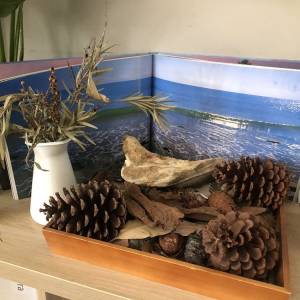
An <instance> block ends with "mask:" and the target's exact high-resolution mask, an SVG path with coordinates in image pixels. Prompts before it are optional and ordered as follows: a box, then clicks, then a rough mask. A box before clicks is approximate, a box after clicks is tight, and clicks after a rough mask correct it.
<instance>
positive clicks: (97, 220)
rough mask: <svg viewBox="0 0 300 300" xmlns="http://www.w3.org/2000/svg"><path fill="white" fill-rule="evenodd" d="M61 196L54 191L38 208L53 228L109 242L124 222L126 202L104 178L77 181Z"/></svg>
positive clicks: (117, 190) (116, 234)
mask: <svg viewBox="0 0 300 300" xmlns="http://www.w3.org/2000/svg"><path fill="white" fill-rule="evenodd" d="M63 192H64V197H61V196H60V194H59V193H56V194H55V196H56V198H54V197H52V196H51V197H50V199H49V204H50V205H48V204H46V203H44V208H42V209H40V211H41V212H43V213H44V214H45V215H46V219H47V221H49V223H48V224H49V226H50V227H51V228H54V229H58V230H61V231H66V232H70V233H75V234H79V235H82V236H87V237H91V238H94V239H98V240H103V241H109V240H111V239H113V238H115V237H117V236H118V234H119V231H120V229H121V228H122V226H123V225H124V224H125V221H126V214H127V210H126V203H125V200H124V198H123V195H122V194H121V192H120V191H119V189H118V188H117V187H116V186H114V185H112V184H110V183H109V181H107V180H105V181H102V182H100V183H99V182H97V181H90V182H88V183H87V184H79V185H77V186H76V188H74V187H71V188H70V191H68V190H67V189H66V188H65V189H64V190H63Z"/></svg>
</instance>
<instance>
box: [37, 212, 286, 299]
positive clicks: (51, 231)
mask: <svg viewBox="0 0 300 300" xmlns="http://www.w3.org/2000/svg"><path fill="white" fill-rule="evenodd" d="M285 220H286V217H285V208H284V206H282V207H281V208H280V211H279V225H280V237H281V264H282V266H281V268H282V279H283V285H282V286H281V285H276V284H272V283H267V282H262V281H258V280H255V279H249V278H245V277H242V276H239V275H234V274H230V273H227V272H223V271H219V270H214V269H211V268H208V267H204V266H199V265H195V264H191V263H188V262H184V261H180V260H176V259H173V258H167V257H163V256H160V255H157V254H154V253H147V252H143V251H140V250H135V249H131V248H127V247H124V246H121V245H117V244H112V243H109V242H104V241H99V240H95V239H91V238H88V237H83V236H79V235H76V234H72V233H66V232H63V231H59V230H56V229H52V228H49V227H48V226H47V225H46V226H45V227H43V234H44V237H45V239H46V240H47V242H48V239H47V234H51V235H55V236H58V237H64V238H68V239H72V240H80V241H82V242H85V243H88V244H93V245H101V247H102V248H105V249H107V250H108V251H109V249H114V250H116V249H117V250H118V251H120V252H122V253H131V254H133V255H137V256H139V257H144V258H148V259H149V258H150V259H152V260H153V262H158V263H159V262H164V263H168V264H172V265H176V266H182V267H184V268H186V269H189V270H199V271H201V272H203V273H209V274H213V275H214V276H216V277H223V278H227V279H230V280H235V281H237V282H240V283H244V284H249V286H251V287H254V286H257V287H260V288H265V289H272V290H273V291H277V292H279V293H280V294H285V295H287V296H289V295H291V289H290V278H289V259H288V246H287V235H286V234H287V233H286V226H285ZM48 246H49V248H51V247H50V244H49V243H48ZM53 252H54V253H55V251H53ZM64 256H65V255H64ZM71 258H72V257H71ZM99 266H100V265H99ZM105 268H106V267H105ZM112 269H114V270H117V269H115V268H112ZM120 272H124V271H120ZM128 273H129V274H130V272H128ZM133 276H136V275H133Z"/></svg>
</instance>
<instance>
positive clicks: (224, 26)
mask: <svg viewBox="0 0 300 300" xmlns="http://www.w3.org/2000/svg"><path fill="white" fill-rule="evenodd" d="M106 6H107V16H108V35H107V37H108V40H109V41H110V42H112V43H118V44H119V46H118V47H117V48H116V49H115V52H116V53H130V52H131V53H132V52H145V51H165V52H188V53H202V54H218V55H227V56H239V57H261V58H279V59H300V1H299V0H219V1H217V0H107V5H106V4H105V0H51V1H50V0H27V1H26V2H25V42H26V51H25V58H26V59H36V58H47V57H62V56H78V55H80V54H81V50H82V48H83V47H84V46H85V45H86V44H87V43H88V41H89V39H90V38H91V37H92V36H95V35H97V34H98V33H101V31H102V28H103V24H104V21H105V7H106Z"/></svg>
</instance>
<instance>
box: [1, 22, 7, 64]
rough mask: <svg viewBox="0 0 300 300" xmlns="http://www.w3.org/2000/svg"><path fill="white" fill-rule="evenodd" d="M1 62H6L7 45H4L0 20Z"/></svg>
mask: <svg viewBox="0 0 300 300" xmlns="http://www.w3.org/2000/svg"><path fill="white" fill-rule="evenodd" d="M0 62H2V63H3V62H6V55H5V45H4V38H3V31H2V25H1V20H0Z"/></svg>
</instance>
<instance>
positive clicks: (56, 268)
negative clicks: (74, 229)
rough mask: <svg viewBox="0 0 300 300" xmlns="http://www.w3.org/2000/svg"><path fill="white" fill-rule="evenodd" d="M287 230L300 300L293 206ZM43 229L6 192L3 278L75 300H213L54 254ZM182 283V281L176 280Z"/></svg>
mask: <svg viewBox="0 0 300 300" xmlns="http://www.w3.org/2000/svg"><path fill="white" fill-rule="evenodd" d="M286 211H287V218H286V219H287V231H288V241H289V256H290V270H291V283H292V293H293V296H292V297H291V299H294V300H296V299H300V286H299V284H298V282H299V281H300V262H299V260H297V258H299V257H300V228H299V225H300V221H298V220H299V219H300V207H299V205H297V204H289V205H287V209H286ZM41 229H42V226H40V225H38V224H36V223H34V222H33V221H32V219H31V217H30V214H29V200H21V201H14V200H12V198H11V195H10V192H2V191H0V277H3V278H7V279H10V280H14V281H17V282H22V283H24V284H26V285H28V286H32V287H34V288H37V289H39V290H43V291H46V292H49V293H51V294H55V295H58V296H61V297H64V298H68V299H72V300H77V299H78V300H82V299H89V300H94V299H95V300H96V299H97V300H99V299H101V300H106V299H109V300H110V299H143V300H147V299H151V300H152V299H155V300H159V299H168V300H169V299H172V300H179V299H180V300H182V299H185V300H189V299H191V300H196V299H197V300H202V299H203V300H205V299H207V300H208V299H211V298H207V297H204V296H203V297H199V295H196V294H193V293H189V292H186V291H183V290H180V289H176V288H173V287H169V286H166V285H162V284H158V283H155V282H151V281H147V280H144V279H141V278H137V277H133V276H130V275H127V274H125V273H118V272H114V271H111V270H109V269H104V268H99V267H95V266H93V265H89V264H86V263H83V262H79V261H76V260H72V259H66V258H63V257H59V256H54V255H53V254H51V253H50V252H49V250H48V248H47V245H46V241H45V240H44V237H43V235H42V231H41ZM174 280H176V278H174Z"/></svg>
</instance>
